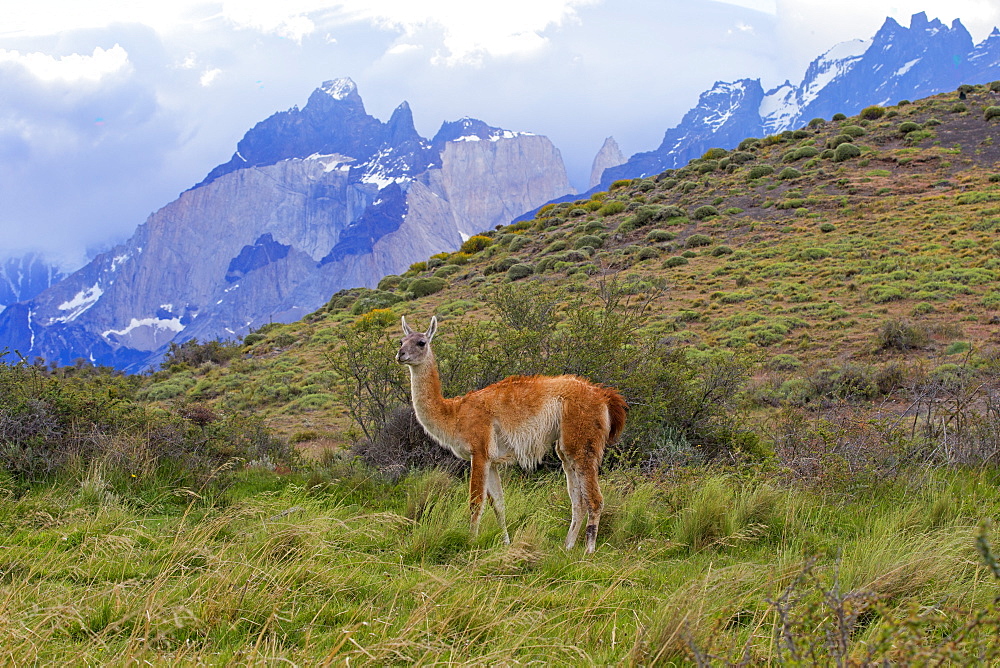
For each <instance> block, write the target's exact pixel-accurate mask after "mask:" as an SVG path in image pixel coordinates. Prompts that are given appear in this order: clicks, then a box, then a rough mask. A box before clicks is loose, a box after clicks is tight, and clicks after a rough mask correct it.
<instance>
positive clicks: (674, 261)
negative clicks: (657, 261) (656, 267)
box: [663, 255, 688, 269]
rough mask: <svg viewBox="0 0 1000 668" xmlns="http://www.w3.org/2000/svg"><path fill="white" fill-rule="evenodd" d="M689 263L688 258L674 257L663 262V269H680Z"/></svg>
mask: <svg viewBox="0 0 1000 668" xmlns="http://www.w3.org/2000/svg"><path fill="white" fill-rule="evenodd" d="M687 263H688V259H687V258H686V257H681V256H679V255H674V256H673V257H668V258H667V259H666V260H664V261H663V268H664V269H670V268H671V267H680V266H682V265H685V264H687Z"/></svg>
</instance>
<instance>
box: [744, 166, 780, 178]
mask: <svg viewBox="0 0 1000 668" xmlns="http://www.w3.org/2000/svg"><path fill="white" fill-rule="evenodd" d="M770 174H774V167H772V166H771V165H756V166H754V167H751V168H750V171H749V172H747V180H749V181H752V180H754V179H759V178H761V177H764V176H768V175H770Z"/></svg>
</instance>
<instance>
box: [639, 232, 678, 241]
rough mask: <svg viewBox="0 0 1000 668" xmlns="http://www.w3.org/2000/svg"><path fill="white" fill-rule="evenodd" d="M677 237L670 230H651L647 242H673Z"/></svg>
mask: <svg viewBox="0 0 1000 668" xmlns="http://www.w3.org/2000/svg"><path fill="white" fill-rule="evenodd" d="M676 237H677V235H676V234H674V233H673V232H670V231H668V230H650V232H649V234H647V235H646V241H652V242H658V241H671V240H673V239H674V238H676Z"/></svg>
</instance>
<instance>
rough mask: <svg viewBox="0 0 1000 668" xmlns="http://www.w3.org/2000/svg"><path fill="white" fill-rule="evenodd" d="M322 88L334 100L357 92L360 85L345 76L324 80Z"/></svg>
mask: <svg viewBox="0 0 1000 668" xmlns="http://www.w3.org/2000/svg"><path fill="white" fill-rule="evenodd" d="M320 90H322V91H323V92H324V93H326V94H327V95H329V96H330V97H332V98H333V99H334V100H343V99H345V98H347V97H349V96H350V95H351V94H352V93H354V92H356V91H357V90H358V87H357V86H356V85H355V83H354V82H353V81H351V80H350V79H348V78H346V77H345V78H343V79H334V80H333V81H324V82H323V85H322V86H321V87H320Z"/></svg>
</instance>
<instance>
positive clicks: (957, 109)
mask: <svg viewBox="0 0 1000 668" xmlns="http://www.w3.org/2000/svg"><path fill="white" fill-rule="evenodd" d="M968 110H969V108H968V107H967V106H965V104H964V103H962V102H959V103H958V104H956V105H954V106H953V107H952V108H951V109H949V110H948V111H950V112H951V113H953V114H962V113H965V112H966V111H968Z"/></svg>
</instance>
